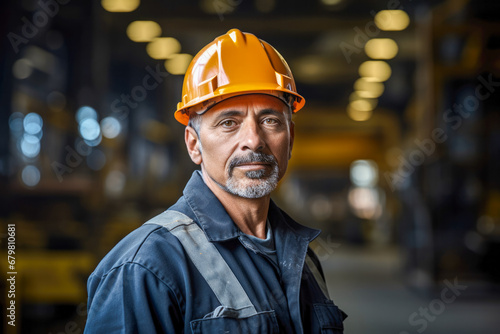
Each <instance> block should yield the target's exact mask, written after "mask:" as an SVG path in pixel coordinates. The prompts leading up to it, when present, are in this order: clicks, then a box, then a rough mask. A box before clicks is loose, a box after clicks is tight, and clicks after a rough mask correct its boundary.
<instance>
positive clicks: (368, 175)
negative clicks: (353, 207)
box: [350, 160, 378, 187]
mask: <svg viewBox="0 0 500 334" xmlns="http://www.w3.org/2000/svg"><path fill="white" fill-rule="evenodd" d="M350 177H351V182H352V183H353V184H354V185H356V186H358V187H373V186H375V185H376V184H377V181H378V166H377V163H376V162H375V161H373V160H356V161H354V162H353V163H352V164H351V169H350Z"/></svg>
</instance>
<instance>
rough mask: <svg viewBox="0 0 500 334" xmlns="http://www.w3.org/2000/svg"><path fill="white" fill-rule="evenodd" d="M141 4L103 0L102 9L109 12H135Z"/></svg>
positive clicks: (129, 0) (133, 1)
mask: <svg viewBox="0 0 500 334" xmlns="http://www.w3.org/2000/svg"><path fill="white" fill-rule="evenodd" d="M140 4H141V1H140V0H102V1H101V5H102V7H103V8H104V9H105V10H107V11H108V12H118V13H127V12H133V11H134V10H136V9H137V7H139V5H140Z"/></svg>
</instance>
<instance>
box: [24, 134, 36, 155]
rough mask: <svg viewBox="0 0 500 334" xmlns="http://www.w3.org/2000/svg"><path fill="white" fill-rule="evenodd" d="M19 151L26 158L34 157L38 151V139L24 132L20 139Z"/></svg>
mask: <svg viewBox="0 0 500 334" xmlns="http://www.w3.org/2000/svg"><path fill="white" fill-rule="evenodd" d="M21 152H22V153H23V154H24V156H26V157H27V158H35V157H36V156H38V154H39V153H40V140H39V139H38V138H37V137H35V136H33V135H27V134H25V135H24V136H23V139H22V140H21Z"/></svg>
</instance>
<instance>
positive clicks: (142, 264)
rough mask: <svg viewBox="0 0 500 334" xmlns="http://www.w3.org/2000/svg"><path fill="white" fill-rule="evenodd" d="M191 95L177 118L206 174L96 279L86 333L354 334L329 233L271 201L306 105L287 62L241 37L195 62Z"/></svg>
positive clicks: (189, 78) (235, 34)
mask: <svg viewBox="0 0 500 334" xmlns="http://www.w3.org/2000/svg"><path fill="white" fill-rule="evenodd" d="M182 94H183V96H182V102H180V103H179V104H178V110H177V111H176V112H175V118H176V119H177V120H178V121H179V122H181V123H182V124H184V125H187V127H186V130H185V142H186V146H187V150H188V153H189V155H190V157H191V159H192V161H193V162H194V163H195V164H198V165H200V166H201V171H197V172H195V173H194V174H193V176H192V177H191V180H190V181H189V182H188V184H187V185H186V188H185V189H184V195H183V196H182V197H181V198H180V199H179V201H178V202H177V203H176V204H174V205H173V206H172V207H171V208H169V210H167V211H165V212H164V213H162V214H160V215H159V216H157V217H154V218H153V219H151V220H150V221H148V222H147V223H146V224H144V225H143V226H142V227H140V228H138V229H137V230H135V231H134V232H132V233H131V234H130V235H128V236H127V237H126V238H124V239H123V240H122V241H121V242H120V243H119V244H118V245H117V246H116V247H115V248H114V249H113V250H112V251H111V252H110V253H109V254H108V255H107V256H106V257H105V258H104V259H103V260H102V262H101V263H100V264H99V265H98V267H97V268H96V270H95V271H94V272H93V273H92V275H91V276H90V278H89V281H88V291H89V301H88V320H87V325H86V328H85V331H86V332H87V333H342V332H343V324H342V321H343V319H344V318H345V314H344V313H343V312H342V311H340V310H339V309H338V308H337V306H335V305H334V304H333V302H332V301H331V300H330V299H329V297H328V293H327V291H326V285H325V283H324V279H323V274H322V271H321V267H320V264H319V262H318V260H317V258H316V256H315V255H314V254H313V252H312V251H311V250H310V249H309V247H308V244H309V242H310V241H312V240H313V239H314V238H315V237H316V236H317V235H318V234H319V231H317V230H313V229H311V228H307V227H305V226H301V225H299V224H298V223H296V222H295V221H293V220H292V219H291V218H290V217H289V216H288V215H286V213H284V212H283V211H281V210H280V209H279V208H278V207H277V206H276V205H275V204H274V203H273V201H272V200H271V199H270V193H271V192H272V191H273V190H274V189H275V188H276V186H277V183H278V181H279V180H280V179H281V178H282V177H283V175H284V173H285V171H286V169H287V164H288V160H289V159H290V156H291V151H292V145H293V139H294V124H293V122H292V121H291V114H292V112H296V111H297V110H299V109H300V108H302V106H303V105H304V99H303V98H302V97H301V96H300V95H299V94H298V93H297V91H296V88H295V82H294V80H293V77H292V73H291V72H290V69H289V68H288V65H287V64H286V62H285V60H284V59H283V58H282V57H281V55H279V53H278V52H277V51H276V50H275V49H274V48H273V47H272V46H270V45H269V44H267V43H266V42H264V41H261V40H259V39H258V38H257V37H255V36H254V35H252V34H248V33H242V32H241V31H239V30H236V29H233V30H230V31H229V32H228V33H227V34H225V35H223V36H220V37H218V38H216V39H215V40H214V42H212V43H210V44H209V45H207V46H206V47H205V48H204V49H203V50H201V51H200V52H199V53H198V55H197V56H196V57H195V58H194V59H193V61H192V62H191V65H190V66H189V68H188V70H187V73H186V76H185V78H184V87H183V93H182Z"/></svg>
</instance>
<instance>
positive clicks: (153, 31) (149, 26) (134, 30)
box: [127, 21, 161, 42]
mask: <svg viewBox="0 0 500 334" xmlns="http://www.w3.org/2000/svg"><path fill="white" fill-rule="evenodd" d="M160 35H161V27H160V25H159V24H158V23H156V22H154V21H134V22H132V23H130V24H129V25H128V27H127V36H128V38H130V39H131V40H132V41H134V42H151V41H152V40H153V39H155V38H156V37H158V36H160Z"/></svg>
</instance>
